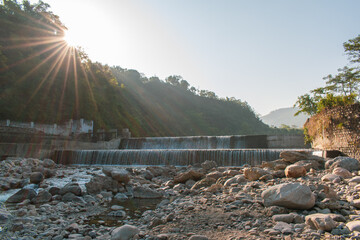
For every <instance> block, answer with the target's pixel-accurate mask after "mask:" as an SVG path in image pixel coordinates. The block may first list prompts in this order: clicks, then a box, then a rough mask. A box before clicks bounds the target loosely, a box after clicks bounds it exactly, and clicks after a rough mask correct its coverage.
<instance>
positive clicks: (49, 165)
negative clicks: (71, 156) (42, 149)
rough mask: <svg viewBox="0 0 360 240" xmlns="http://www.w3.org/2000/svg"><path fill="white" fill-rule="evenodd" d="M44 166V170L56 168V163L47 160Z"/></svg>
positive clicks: (44, 161)
mask: <svg viewBox="0 0 360 240" xmlns="http://www.w3.org/2000/svg"><path fill="white" fill-rule="evenodd" d="M42 165H43V166H44V168H54V167H55V166H56V163H55V162H54V161H53V160H51V159H48V158H45V159H44V160H43V163H42Z"/></svg>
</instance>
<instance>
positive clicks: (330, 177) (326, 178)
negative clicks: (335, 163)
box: [321, 173, 340, 182]
mask: <svg viewBox="0 0 360 240" xmlns="http://www.w3.org/2000/svg"><path fill="white" fill-rule="evenodd" d="M335 180H336V181H338V180H340V177H339V176H338V175H335V174H332V173H329V174H326V175H324V176H323V177H322V178H321V181H323V182H333V181H335Z"/></svg>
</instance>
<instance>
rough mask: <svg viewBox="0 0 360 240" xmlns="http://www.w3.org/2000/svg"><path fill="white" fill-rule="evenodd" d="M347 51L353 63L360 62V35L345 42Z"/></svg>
mask: <svg viewBox="0 0 360 240" xmlns="http://www.w3.org/2000/svg"><path fill="white" fill-rule="evenodd" d="M343 46H344V48H345V53H346V54H347V55H348V56H349V58H350V61H351V62H353V63H360V35H359V36H357V37H356V38H354V39H350V40H349V41H347V42H345V43H344V44H343Z"/></svg>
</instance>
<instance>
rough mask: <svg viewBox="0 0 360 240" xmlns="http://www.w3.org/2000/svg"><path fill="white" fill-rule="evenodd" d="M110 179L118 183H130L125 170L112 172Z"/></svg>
mask: <svg viewBox="0 0 360 240" xmlns="http://www.w3.org/2000/svg"><path fill="white" fill-rule="evenodd" d="M111 177H112V178H113V179H114V180H116V181H118V182H119V183H124V184H127V183H128V182H129V181H130V176H129V172H128V171H126V170H125V169H118V170H114V171H112V172H111Z"/></svg>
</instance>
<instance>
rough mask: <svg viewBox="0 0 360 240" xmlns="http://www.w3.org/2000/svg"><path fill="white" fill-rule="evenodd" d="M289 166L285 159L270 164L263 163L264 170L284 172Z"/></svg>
mask: <svg viewBox="0 0 360 240" xmlns="http://www.w3.org/2000/svg"><path fill="white" fill-rule="evenodd" d="M288 165H289V163H288V162H286V161H285V160H284V159H277V160H274V161H270V162H262V164H261V167H262V168H270V169H273V170H284V169H285V168H286V167H287V166H288Z"/></svg>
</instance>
